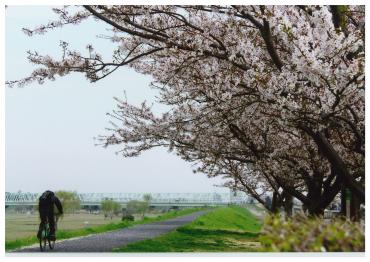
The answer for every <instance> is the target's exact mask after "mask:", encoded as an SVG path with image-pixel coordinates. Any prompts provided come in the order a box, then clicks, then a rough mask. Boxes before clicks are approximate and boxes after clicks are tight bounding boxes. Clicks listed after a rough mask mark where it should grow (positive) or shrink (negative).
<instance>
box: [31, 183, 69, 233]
mask: <svg viewBox="0 0 370 262" xmlns="http://www.w3.org/2000/svg"><path fill="white" fill-rule="evenodd" d="M54 205H55V206H56V207H57V209H58V212H59V214H60V215H61V214H63V207H62V203H61V202H60V200H59V198H58V197H57V196H56V195H55V194H54V192H52V191H50V190H47V191H45V192H44V193H43V194H42V195H41V196H40V198H39V213H40V220H41V223H40V227H39V232H38V233H37V237H38V238H40V237H41V231H42V226H43V225H44V224H45V223H47V222H49V226H50V239H51V240H55V213H54Z"/></svg>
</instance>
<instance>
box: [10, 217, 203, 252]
mask: <svg viewBox="0 0 370 262" xmlns="http://www.w3.org/2000/svg"><path fill="white" fill-rule="evenodd" d="M205 212H207V211H199V212H195V213H193V214H190V215H186V216H182V217H177V218H172V219H169V220H166V221H161V222H154V223H150V224H145V225H137V226H134V227H130V228H124V229H120V230H116V231H111V232H107V233H101V234H95V235H90V236H86V237H81V238H76V239H70V240H61V241H58V240H57V242H56V243H55V249H54V250H50V249H47V252H46V253H50V252H53V253H55V252H111V251H112V249H114V248H117V247H122V246H125V245H127V244H129V243H133V242H137V241H140V240H145V239H150V238H155V237H157V236H159V235H162V234H166V233H168V232H170V231H172V230H174V229H176V228H178V227H181V226H183V225H185V224H188V223H190V222H192V221H193V220H195V219H196V218H197V217H199V216H201V215H203V214H204V213H205ZM14 252H38V253H39V252H40V248H39V246H38V245H37V246H32V247H26V248H23V249H18V250H16V251H14Z"/></svg>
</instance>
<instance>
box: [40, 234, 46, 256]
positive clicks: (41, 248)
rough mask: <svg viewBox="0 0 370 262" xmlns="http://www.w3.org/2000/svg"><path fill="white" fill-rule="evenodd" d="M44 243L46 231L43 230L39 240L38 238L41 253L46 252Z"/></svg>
mask: <svg viewBox="0 0 370 262" xmlns="http://www.w3.org/2000/svg"><path fill="white" fill-rule="evenodd" d="M46 241H47V237H46V230H45V229H43V230H42V234H41V238H40V250H41V252H43V251H45V250H46Z"/></svg>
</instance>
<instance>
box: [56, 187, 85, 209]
mask: <svg viewBox="0 0 370 262" xmlns="http://www.w3.org/2000/svg"><path fill="white" fill-rule="evenodd" d="M55 194H56V195H57V197H58V198H59V199H60V202H61V203H62V206H63V211H64V213H67V214H68V213H74V212H75V211H76V210H79V209H80V208H81V200H80V199H79V197H78V195H77V192H76V191H63V190H60V191H57V192H55Z"/></svg>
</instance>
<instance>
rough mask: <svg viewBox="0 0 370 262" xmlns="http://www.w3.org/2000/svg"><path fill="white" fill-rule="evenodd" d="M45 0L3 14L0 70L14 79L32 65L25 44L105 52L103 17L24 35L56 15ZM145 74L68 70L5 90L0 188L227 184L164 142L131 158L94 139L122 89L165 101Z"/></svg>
mask: <svg viewBox="0 0 370 262" xmlns="http://www.w3.org/2000/svg"><path fill="white" fill-rule="evenodd" d="M54 18H55V14H54V13H53V12H52V11H51V8H50V7H45V6H27V7H22V6H16V7H15V6H9V7H8V8H7V10H6V17H5V23H6V24H5V34H6V37H5V52H6V63H5V70H6V72H5V78H6V80H14V79H20V78H22V77H24V76H27V75H28V74H29V73H30V72H31V71H32V69H33V68H34V66H33V65H32V64H30V63H28V61H27V59H26V57H27V54H26V52H27V50H37V51H38V52H40V53H42V54H50V55H52V56H55V57H60V56H61V49H60V47H59V42H60V41H61V40H64V41H67V42H69V43H70V47H71V48H73V49H78V50H84V48H85V47H86V45H87V44H90V43H92V44H94V46H95V47H96V49H97V50H99V51H100V52H101V53H102V54H103V57H105V58H109V54H110V51H111V50H112V43H110V42H108V41H107V40H104V39H101V38H97V37H96V36H97V35H101V34H104V33H106V32H107V31H106V30H107V29H108V28H109V27H108V26H107V25H105V24H104V23H102V22H99V23H97V22H94V21H93V20H89V21H86V22H84V23H82V24H80V25H78V26H67V27H64V28H62V29H58V30H55V31H51V32H49V33H47V34H45V35H41V36H40V35H38V36H33V37H28V36H27V35H25V34H24V33H22V30H21V29H22V28H24V27H28V28H33V27H35V26H37V25H40V24H44V23H47V22H48V21H49V20H51V19H54ZM150 81H151V78H150V77H148V76H144V75H141V74H138V73H136V72H134V71H133V70H131V69H130V68H121V69H120V70H117V71H116V72H115V73H114V74H112V75H111V76H109V77H107V78H105V79H103V80H101V81H99V82H97V83H95V84H92V83H90V82H88V81H87V80H86V79H85V77H84V76H83V75H82V74H77V73H75V74H72V75H69V76H67V77H63V78H58V79H57V80H56V81H51V82H50V81H48V82H46V83H45V84H43V85H39V84H38V83H33V84H31V85H29V86H26V87H23V88H17V87H15V88H8V87H6V90H5V191H7V192H16V191H19V190H20V191H23V192H35V193H37V192H42V191H44V190H46V189H50V190H75V191H78V192H81V193H87V192H102V193H105V192H127V193H128V192H138V193H139V192H148V193H150V192H152V193H159V192H169V193H172V192H178V193H185V192H189V193H193V192H228V189H226V188H222V187H219V186H215V185H221V184H222V182H223V181H222V179H221V178H214V179H209V178H207V177H206V175H205V174H194V173H193V172H192V167H191V164H190V163H187V162H185V161H183V160H182V159H180V158H179V157H177V156H176V155H174V154H173V153H169V152H168V151H167V150H166V149H164V148H159V149H154V150H151V151H148V152H145V153H144V154H142V155H141V156H139V157H136V158H123V157H122V156H121V155H117V154H116V152H117V151H118V150H119V147H111V148H107V149H105V148H102V147H100V146H95V145H94V139H93V138H94V137H96V136H98V135H102V134H105V128H107V127H109V120H110V119H109V117H108V116H107V115H106V113H108V112H111V111H112V110H113V109H114V108H115V106H116V104H115V103H114V100H113V97H119V98H123V97H124V92H126V96H127V99H128V102H130V103H132V104H135V105H137V104H140V103H141V102H143V101H144V100H146V101H147V102H149V103H154V107H153V108H154V111H155V112H163V111H164V110H166V108H165V107H164V106H162V105H158V104H155V101H156V100H155V97H156V91H155V90H152V89H150V88H149V83H150Z"/></svg>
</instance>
